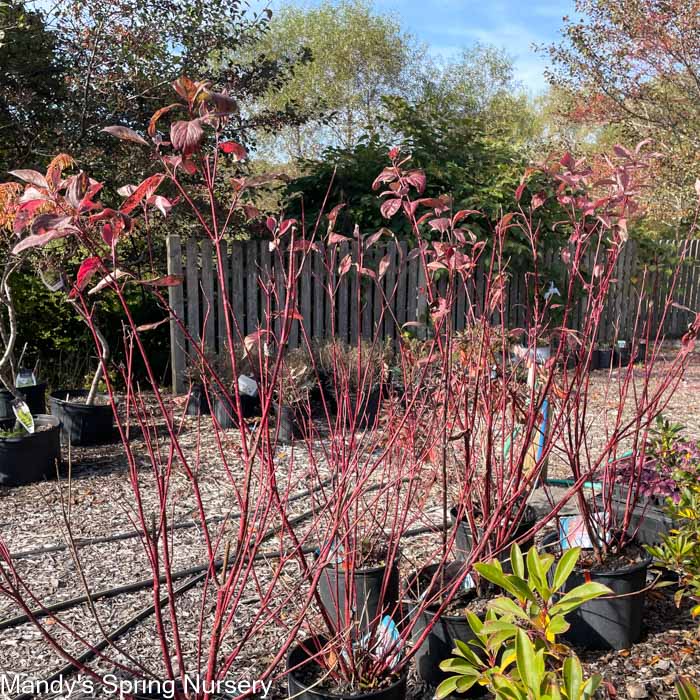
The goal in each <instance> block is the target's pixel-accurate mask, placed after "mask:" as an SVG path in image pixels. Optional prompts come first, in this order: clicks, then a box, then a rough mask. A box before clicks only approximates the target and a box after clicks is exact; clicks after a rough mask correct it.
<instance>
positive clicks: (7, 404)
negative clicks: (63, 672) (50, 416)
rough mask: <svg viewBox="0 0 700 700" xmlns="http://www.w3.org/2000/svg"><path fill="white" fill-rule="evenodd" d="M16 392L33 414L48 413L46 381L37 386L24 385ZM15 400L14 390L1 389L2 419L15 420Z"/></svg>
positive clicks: (0, 418)
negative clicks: (13, 409)
mask: <svg viewBox="0 0 700 700" xmlns="http://www.w3.org/2000/svg"><path fill="white" fill-rule="evenodd" d="M15 392H16V394H17V396H18V397H19V398H21V399H22V400H23V401H24V402H25V403H26V404H27V406H28V407H29V410H30V411H31V412H32V415H33V416H37V415H39V414H42V413H46V382H42V383H41V384H36V385H35V386H23V387H21V388H20V389H15ZM14 400H15V397H14V395H13V394H12V392H10V391H7V389H3V390H2V391H0V420H4V419H5V418H12V419H13V420H14V417H15V414H14V413H13V412H12V402H13V401H14Z"/></svg>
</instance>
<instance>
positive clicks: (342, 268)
mask: <svg viewBox="0 0 700 700" xmlns="http://www.w3.org/2000/svg"><path fill="white" fill-rule="evenodd" d="M351 267H352V257H350V255H346V256H345V257H344V258H343V259H342V260H341V261H340V265H339V266H338V274H339V275H340V276H341V277H342V276H343V275H345V274H346V273H348V272H349V271H350V268H351Z"/></svg>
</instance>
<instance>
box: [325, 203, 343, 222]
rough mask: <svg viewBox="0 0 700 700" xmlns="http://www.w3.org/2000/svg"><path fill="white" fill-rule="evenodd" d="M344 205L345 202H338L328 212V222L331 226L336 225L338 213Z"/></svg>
mask: <svg viewBox="0 0 700 700" xmlns="http://www.w3.org/2000/svg"><path fill="white" fill-rule="evenodd" d="M344 206H345V204H336V206H334V207H333V209H331V211H330V214H328V223H329V224H330V225H331V227H333V226H335V222H336V221H337V220H338V214H340V212H341V210H342V209H343V207H344Z"/></svg>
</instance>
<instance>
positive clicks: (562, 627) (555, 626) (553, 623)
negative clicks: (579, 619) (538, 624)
mask: <svg viewBox="0 0 700 700" xmlns="http://www.w3.org/2000/svg"><path fill="white" fill-rule="evenodd" d="M570 626H571V625H569V623H568V622H567V621H566V618H565V617H564V616H563V615H555V616H554V617H553V618H552V619H551V620H550V621H549V624H548V625H547V629H548V630H549V631H550V632H551V633H552V634H554V635H556V634H564V632H566V631H567V630H568V629H569V627H570Z"/></svg>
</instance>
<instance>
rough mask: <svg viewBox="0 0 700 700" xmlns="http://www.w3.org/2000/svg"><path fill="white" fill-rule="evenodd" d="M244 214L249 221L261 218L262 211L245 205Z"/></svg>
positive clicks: (250, 205)
mask: <svg viewBox="0 0 700 700" xmlns="http://www.w3.org/2000/svg"><path fill="white" fill-rule="evenodd" d="M243 213H244V214H245V215H246V218H247V219H249V220H250V219H257V218H258V217H259V216H260V210H259V209H258V208H257V207H254V206H253V205H252V204H244V205H243Z"/></svg>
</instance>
